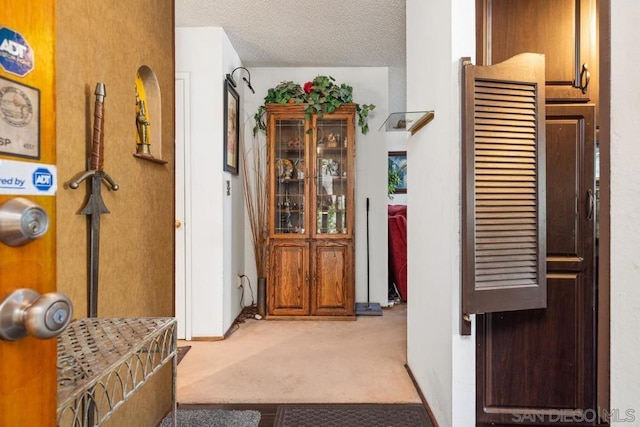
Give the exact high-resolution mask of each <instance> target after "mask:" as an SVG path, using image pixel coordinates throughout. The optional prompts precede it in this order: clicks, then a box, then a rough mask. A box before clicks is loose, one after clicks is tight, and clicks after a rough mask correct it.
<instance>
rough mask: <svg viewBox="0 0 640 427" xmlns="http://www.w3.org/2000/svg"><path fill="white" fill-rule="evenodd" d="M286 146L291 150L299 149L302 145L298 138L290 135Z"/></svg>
mask: <svg viewBox="0 0 640 427" xmlns="http://www.w3.org/2000/svg"><path fill="white" fill-rule="evenodd" d="M287 146H288V147H289V148H290V149H292V150H299V149H300V147H301V146H302V145H301V144H300V138H297V137H293V136H292V137H291V138H290V139H289V141H288V142H287Z"/></svg>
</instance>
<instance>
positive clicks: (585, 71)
mask: <svg viewBox="0 0 640 427" xmlns="http://www.w3.org/2000/svg"><path fill="white" fill-rule="evenodd" d="M583 80H584V84H582V81H583ZM590 80H591V72H589V67H588V66H587V64H582V70H581V71H580V90H582V93H583V94H584V93H587V88H588V87H589V81H590Z"/></svg>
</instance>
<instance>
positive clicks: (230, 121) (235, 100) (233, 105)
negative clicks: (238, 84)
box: [224, 79, 240, 175]
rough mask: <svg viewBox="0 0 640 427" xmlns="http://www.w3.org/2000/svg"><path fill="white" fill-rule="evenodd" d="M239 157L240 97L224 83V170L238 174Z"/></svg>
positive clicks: (230, 86) (231, 87)
mask: <svg viewBox="0 0 640 427" xmlns="http://www.w3.org/2000/svg"><path fill="white" fill-rule="evenodd" d="M239 157H240V96H239V95H238V92H236V90H235V89H234V88H233V86H232V85H231V84H230V83H229V81H228V80H226V79H225V81H224V170H225V171H227V172H231V173H233V174H235V175H237V174H238V159H239Z"/></svg>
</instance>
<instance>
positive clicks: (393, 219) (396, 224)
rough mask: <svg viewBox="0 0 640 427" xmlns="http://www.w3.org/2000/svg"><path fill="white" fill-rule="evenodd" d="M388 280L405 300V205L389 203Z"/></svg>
mask: <svg viewBox="0 0 640 427" xmlns="http://www.w3.org/2000/svg"><path fill="white" fill-rule="evenodd" d="M388 209H389V213H388V224H389V280H390V281H392V282H393V283H395V284H396V286H397V287H398V292H399V293H400V298H401V299H402V301H406V300H407V207H406V206H404V205H389V208H388Z"/></svg>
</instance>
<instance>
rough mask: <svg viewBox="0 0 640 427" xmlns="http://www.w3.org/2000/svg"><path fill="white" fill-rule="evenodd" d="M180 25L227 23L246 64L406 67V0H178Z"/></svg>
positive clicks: (268, 65)
mask: <svg viewBox="0 0 640 427" xmlns="http://www.w3.org/2000/svg"><path fill="white" fill-rule="evenodd" d="M175 8H176V26H177V27H209V26H211V27H222V28H223V29H224V31H225V32H226V33H227V36H228V37H229V40H230V41H231V44H232V45H233V47H234V48H235V50H236V52H237V53H238V55H239V56H240V58H241V60H242V62H243V64H244V65H245V66H247V67H390V68H394V69H395V71H396V72H398V71H400V70H402V73H403V74H404V69H405V0H322V1H310V0H175Z"/></svg>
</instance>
